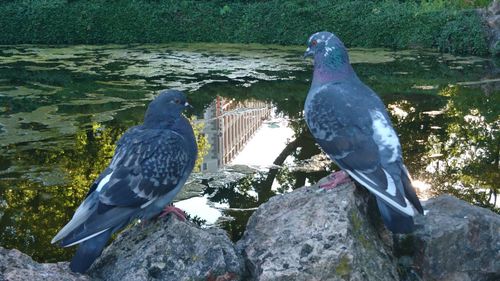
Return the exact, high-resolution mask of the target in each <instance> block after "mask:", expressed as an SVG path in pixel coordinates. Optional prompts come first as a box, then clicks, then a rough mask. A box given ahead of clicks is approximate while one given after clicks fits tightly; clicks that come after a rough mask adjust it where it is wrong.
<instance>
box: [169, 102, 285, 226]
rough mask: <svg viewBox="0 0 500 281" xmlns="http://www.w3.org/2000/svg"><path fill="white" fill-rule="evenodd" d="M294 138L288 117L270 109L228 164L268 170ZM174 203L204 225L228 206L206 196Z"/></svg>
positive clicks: (218, 215) (254, 194) (253, 194)
mask: <svg viewBox="0 0 500 281" xmlns="http://www.w3.org/2000/svg"><path fill="white" fill-rule="evenodd" d="M273 111H274V110H273ZM293 137H294V132H293V130H292V129H291V128H290V127H289V123H288V120H286V119H285V118H282V117H279V116H276V114H275V113H274V112H273V113H272V114H271V117H270V118H269V119H268V120H266V121H264V122H263V123H262V125H261V126H260V127H259V129H257V131H256V132H255V133H254V135H253V136H252V138H251V139H250V140H249V141H248V142H247V143H246V145H245V146H244V148H243V149H242V150H241V151H240V152H239V153H238V155H237V156H236V157H235V158H234V159H233V160H232V161H231V162H230V163H229V165H248V166H254V167H256V168H258V169H265V170H267V168H268V167H269V166H272V164H273V162H274V160H275V159H276V157H278V155H279V154H280V153H281V151H283V149H284V148H285V147H286V145H287V143H288V142H289V141H290V140H292V138H293ZM274 185H276V180H275V181H274V184H273V187H274ZM274 189H275V188H274ZM274 189H273V190H274ZM246 193H247V194H248V195H250V196H253V197H257V193H256V192H255V191H254V190H248V191H246ZM174 205H175V206H176V207H178V208H180V209H182V210H183V211H185V212H186V213H187V214H189V215H190V216H196V217H198V218H200V219H202V220H205V221H206V224H207V225H213V224H214V223H216V221H217V220H218V219H219V218H221V217H222V216H223V215H224V214H223V213H222V211H223V210H225V209H228V207H229V206H228V205H227V204H225V203H224V204H221V203H216V202H213V201H210V199H209V198H208V197H207V196H206V195H205V196H203V197H193V198H189V199H186V200H182V201H179V202H176V203H175V204H174Z"/></svg>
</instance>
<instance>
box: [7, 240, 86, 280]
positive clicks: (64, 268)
mask: <svg viewBox="0 0 500 281" xmlns="http://www.w3.org/2000/svg"><path fill="white" fill-rule="evenodd" d="M0 280H2V281H26V280H46V281H53V280H54V281H87V280H90V278H88V277H87V276H84V275H80V274H75V273H72V272H71V271H70V270H69V267H68V263H67V262H59V263H42V264H40V263H37V262H35V261H34V260H33V259H32V258H31V257H29V256H28V255H26V254H23V253H21V252H20V251H18V250H16V249H12V250H7V249H5V248H2V247H0Z"/></svg>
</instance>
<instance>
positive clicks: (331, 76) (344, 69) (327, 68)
mask: <svg viewBox="0 0 500 281" xmlns="http://www.w3.org/2000/svg"><path fill="white" fill-rule="evenodd" d="M354 76H356V74H355V72H354V69H353V68H352V66H351V65H350V64H349V63H346V64H343V65H337V66H335V67H333V66H331V65H328V64H317V65H315V66H314V73H313V81H312V86H313V87H314V86H320V85H324V84H328V83H331V82H337V81H343V80H347V79H350V78H352V77H354Z"/></svg>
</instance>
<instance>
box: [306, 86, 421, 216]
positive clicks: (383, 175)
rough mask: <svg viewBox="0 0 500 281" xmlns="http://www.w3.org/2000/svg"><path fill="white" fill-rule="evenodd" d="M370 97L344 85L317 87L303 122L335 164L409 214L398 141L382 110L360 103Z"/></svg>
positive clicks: (364, 102) (376, 101) (410, 212)
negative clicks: (305, 120)
mask: <svg viewBox="0 0 500 281" xmlns="http://www.w3.org/2000/svg"><path fill="white" fill-rule="evenodd" d="M359 89H360V88H356V89H355V90H359ZM372 98H374V96H373V95H371V94H369V95H363V96H361V97H360V96H356V95H354V94H353V93H352V89H349V90H346V87H345V86H344V85H330V86H329V87H323V88H322V89H319V91H318V92H317V93H316V94H315V95H314V98H313V100H312V101H311V102H309V104H308V105H306V111H307V112H306V118H307V121H308V122H307V123H308V126H309V128H310V130H311V132H312V134H313V136H314V137H315V138H316V141H317V142H318V144H319V145H320V146H321V148H322V149H323V150H324V151H325V152H326V153H327V154H329V156H330V157H331V159H332V160H333V161H334V162H335V163H336V164H337V165H338V166H339V167H341V168H342V169H343V170H345V171H346V172H347V173H348V174H349V175H350V176H352V177H353V178H354V179H355V180H356V181H358V182H359V183H361V184H362V185H363V186H365V187H366V188H367V189H368V190H370V191H371V192H372V193H374V194H375V195H376V196H377V197H379V198H381V199H382V200H383V201H384V202H386V203H388V204H389V205H390V206H391V207H392V208H394V209H395V210H398V211H399V212H401V213H404V214H406V215H409V216H413V214H414V212H413V209H412V207H411V206H410V204H409V202H408V200H406V198H405V194H404V187H403V185H402V183H401V165H402V164H401V147H400V145H399V140H398V138H397V136H396V133H395V132H394V129H393V128H392V126H391V124H390V121H388V119H387V117H386V116H387V115H386V113H385V111H381V110H380V106H373V104H372V106H371V107H368V106H366V105H367V103H368V104H369V103H370V102H371V101H370V99H372ZM372 102H373V103H377V104H378V103H381V102H380V100H379V99H378V98H375V99H374V100H373V101H372ZM383 110H385V109H383Z"/></svg>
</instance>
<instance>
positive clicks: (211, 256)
mask: <svg viewBox="0 0 500 281" xmlns="http://www.w3.org/2000/svg"><path fill="white" fill-rule="evenodd" d="M243 273H244V263H243V260H242V258H241V257H239V256H238V255H237V254H236V251H235V249H234V246H233V243H232V242H231V241H230V240H229V238H228V236H227V234H226V233H225V232H224V231H223V230H221V229H216V228H211V229H200V228H198V227H196V226H194V225H192V224H191V223H187V222H180V221H178V220H177V219H174V218H169V219H168V220H167V221H165V220H163V219H159V220H157V221H156V222H154V223H150V224H148V225H146V226H141V225H137V226H133V227H131V228H129V229H127V230H125V231H124V232H122V233H121V234H120V235H118V237H117V238H116V240H115V241H113V243H112V244H111V245H110V246H108V247H107V248H106V249H105V250H104V251H103V254H102V255H101V257H100V258H99V259H98V260H97V261H96V262H95V263H94V265H92V267H91V268H90V270H89V275H90V276H92V277H93V278H95V279H96V280H109V281H113V280H120V281H123V280H130V281H138V280H172V281H173V280H175V281H178V280H179V281H180V280H221V279H222V280H226V281H229V280H240V278H241V277H242V275H243ZM217 277H219V279H217ZM223 278H225V279H223Z"/></svg>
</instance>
